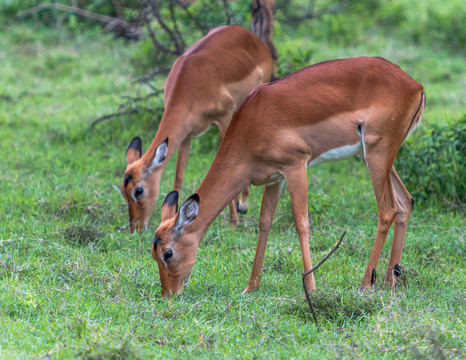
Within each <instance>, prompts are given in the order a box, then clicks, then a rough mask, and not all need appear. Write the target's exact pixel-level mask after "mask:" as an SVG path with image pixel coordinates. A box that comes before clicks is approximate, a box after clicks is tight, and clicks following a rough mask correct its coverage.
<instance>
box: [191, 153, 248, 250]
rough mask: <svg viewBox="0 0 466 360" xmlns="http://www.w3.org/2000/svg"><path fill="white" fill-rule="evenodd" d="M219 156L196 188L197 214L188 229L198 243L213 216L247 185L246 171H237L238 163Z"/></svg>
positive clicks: (213, 218)
mask: <svg viewBox="0 0 466 360" xmlns="http://www.w3.org/2000/svg"><path fill="white" fill-rule="evenodd" d="M219 158H221V157H219V156H216V158H215V160H214V162H213V163H212V166H211V167H210V169H209V172H208V173H207V175H206V177H205V178H204V180H203V181H202V183H201V185H200V186H199V188H198V189H197V194H198V195H199V199H200V201H199V214H198V216H197V219H196V220H195V221H194V222H193V223H192V224H191V225H190V228H189V230H188V231H189V232H190V233H192V234H193V235H194V238H195V239H196V240H197V242H198V244H199V243H200V242H201V240H202V238H203V237H204V234H205V233H206V232H207V230H208V229H209V226H210V225H211V224H212V222H213V221H214V220H215V218H216V217H217V216H218V215H219V214H220V213H221V212H222V211H223V209H225V208H226V207H227V206H228V205H229V204H230V202H231V201H232V200H233V199H234V198H235V197H236V196H237V195H238V194H239V193H240V192H241V191H243V190H244V189H245V188H246V186H248V185H249V178H248V177H247V173H246V171H239V169H238V166H237V165H238V164H235V162H233V161H230V160H227V161H225V160H219Z"/></svg>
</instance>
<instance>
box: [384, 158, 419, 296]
mask: <svg viewBox="0 0 466 360" xmlns="http://www.w3.org/2000/svg"><path fill="white" fill-rule="evenodd" d="M390 176H391V179H392V184H393V192H394V194H395V200H396V208H397V213H396V217H395V225H394V231H393V244H392V251H391V254H390V261H389V262H388V270H387V276H386V278H385V282H386V283H387V284H389V285H391V286H392V287H393V286H395V284H396V280H397V277H398V275H399V274H395V271H394V269H395V266H396V265H398V266H399V265H400V261H401V253H402V252H403V244H404V241H405V236H406V229H407V228H408V222H409V217H410V215H411V211H412V209H413V206H414V199H413V198H412V197H411V195H410V194H409V192H408V190H406V188H405V186H404V185H403V182H402V181H401V179H400V177H399V176H398V174H397V173H396V171H395V168H394V167H392V170H391V174H390Z"/></svg>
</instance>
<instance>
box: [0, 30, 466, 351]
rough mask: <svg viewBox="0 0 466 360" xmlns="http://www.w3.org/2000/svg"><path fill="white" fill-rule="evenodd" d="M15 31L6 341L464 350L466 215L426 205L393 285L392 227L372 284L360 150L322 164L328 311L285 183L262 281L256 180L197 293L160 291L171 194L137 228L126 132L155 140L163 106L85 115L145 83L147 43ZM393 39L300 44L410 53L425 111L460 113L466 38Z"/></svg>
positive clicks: (86, 347) (197, 144) (330, 53)
mask: <svg viewBox="0 0 466 360" xmlns="http://www.w3.org/2000/svg"><path fill="white" fill-rule="evenodd" d="M2 30H5V31H3V34H4V36H2V37H0V64H1V67H0V78H1V79H2V80H1V82H0V109H1V110H0V158H1V160H0V174H1V175H0V192H1V196H0V333H1V336H0V357H1V358H5V359H7V358H21V359H37V358H41V357H42V358H45V357H47V355H49V356H50V358H52V359H74V358H84V359H121V358H124V359H129V358H195V357H196V358H197V357H206V358H241V359H242V358H248V359H249V358H251V359H252V358H261V359H268V358H317V357H321V358H357V357H363V358H369V359H371V358H390V359H392V358H393V359H399V358H419V359H424V358H455V357H458V358H464V356H465V352H464V349H465V341H466V336H465V333H466V331H465V324H464V323H465V320H464V319H465V305H466V297H465V291H464V289H465V284H466V282H465V263H464V257H465V252H464V250H465V243H464V228H465V227H464V225H465V223H464V214H463V213H462V212H459V211H458V210H456V211H451V212H448V211H445V210H442V211H439V210H438V209H437V208H435V207H432V208H423V209H422V210H419V209H416V208H415V211H414V212H413V215H412V218H411V222H410V227H409V229H408V234H407V238H406V242H405V248H404V253H403V261H402V263H403V265H404V266H405V268H406V279H407V281H406V283H405V285H404V286H402V287H399V288H397V289H396V291H391V290H390V289H387V288H386V287H384V286H383V284H382V280H381V279H383V277H384V275H385V273H384V271H385V269H386V266H387V263H388V256H389V251H390V246H391V234H390V235H389V238H388V240H387V243H386V245H385V248H384V252H383V254H382V257H381V262H380V265H379V268H378V275H379V281H378V282H377V284H376V287H375V288H374V289H373V290H372V291H368V292H364V293H360V292H359V291H358V288H359V284H360V281H361V279H362V275H363V272H364V270H365V266H366V263H367V261H368V257H369V253H370V250H371V247H372V244H373V238H374V235H375V231H376V225H377V224H376V218H377V217H376V204H375V199H374V196H373V193H372V189H371V185H370V180H369V176H368V173H367V171H366V170H365V169H364V166H363V165H362V164H361V163H360V162H358V161H356V160H350V161H346V162H342V163H334V164H324V165H321V166H320V167H317V168H313V169H311V170H310V171H309V207H310V212H311V213H310V216H311V252H312V257H313V261H314V262H316V261H318V260H319V259H321V258H322V257H323V256H325V254H326V253H327V252H328V251H329V249H330V248H331V247H332V246H333V244H334V243H335V242H336V241H337V239H338V238H339V236H340V235H341V233H342V231H343V230H344V229H346V230H348V234H347V237H346V238H345V240H344V242H343V244H342V246H341V248H340V250H339V251H338V253H337V254H336V255H334V256H333V257H332V259H330V260H329V261H328V262H326V263H325V264H324V266H323V267H322V268H321V269H319V270H318V271H317V273H316V282H317V286H318V288H319V290H318V292H317V293H316V294H315V295H313V302H314V304H315V306H316V311H317V316H318V319H319V322H320V326H319V327H316V326H315V325H314V322H313V319H312V316H311V314H310V312H309V308H308V305H307V303H306V302H305V299H304V293H303V291H302V286H301V274H302V270H303V269H302V262H301V255H300V251H299V244H298V239H297V236H296V233H295V231H294V227H293V221H292V215H291V208H290V204H289V196H288V194H287V192H286V190H285V191H284V193H283V195H282V197H281V199H280V202H279V206H278V209H277V214H276V216H275V223H274V226H273V229H272V232H271V235H270V239H269V244H268V249H267V252H266V258H265V263H264V273H263V276H262V285H261V288H260V289H259V290H258V291H257V292H255V293H252V294H248V295H244V296H242V295H241V291H242V290H243V289H244V287H245V286H246V284H247V281H248V279H249V275H250V271H251V267H252V260H253V257H254V251H255V243H256V237H257V224H258V217H259V210H260V201H261V189H259V188H253V189H252V194H251V199H250V210H249V213H248V215H247V216H246V217H245V218H244V221H243V223H242V224H241V225H240V226H239V228H238V230H236V231H234V230H232V229H231V228H230V226H229V224H228V222H227V214H226V213H225V214H223V215H222V216H220V217H219V218H218V219H217V220H216V221H215V222H214V223H213V225H212V226H211V228H210V230H209V231H208V232H207V234H206V236H205V238H204V240H203V242H202V244H201V246H200V248H199V252H198V259H197V263H196V266H195V269H194V272H193V276H192V278H191V282H190V284H189V287H188V288H187V290H186V291H185V293H184V294H183V295H182V296H179V297H178V298H176V299H170V300H167V299H162V298H161V297H160V282H159V278H158V272H157V266H156V264H155V262H154V261H153V259H152V257H151V255H150V245H151V242H152V236H153V230H154V229H155V227H156V224H157V223H158V221H159V219H160V210H159V206H157V209H156V211H155V212H154V214H153V216H152V218H151V223H150V225H151V226H150V230H149V231H148V232H146V233H145V234H143V235H141V236H139V235H135V236H129V234H128V229H127V226H126V224H127V209H126V205H125V203H124V200H123V198H122V196H121V194H120V193H119V190H118V186H119V183H120V181H121V178H122V174H123V171H124V168H125V156H124V153H125V149H126V146H127V144H128V143H129V141H130V140H131V138H132V137H133V136H135V135H140V136H141V137H142V138H143V144H144V146H145V147H147V145H148V143H149V142H150V141H151V139H152V137H153V136H154V134H155V131H156V129H155V126H154V124H155V122H156V120H157V119H153V118H151V116H148V115H144V116H134V117H126V118H118V119H113V120H108V121H106V122H103V123H101V124H99V125H98V126H96V128H95V129H94V130H90V129H89V125H90V124H91V123H92V121H93V120H94V119H95V118H97V117H98V116H101V115H104V114H107V113H110V112H113V111H115V109H116V108H117V106H118V104H119V103H121V101H122V98H121V96H122V95H128V94H129V95H134V93H135V88H134V85H131V79H132V78H131V74H133V73H134V69H133V68H132V67H131V60H132V58H131V53H132V52H133V50H135V47H136V46H135V45H133V44H128V43H124V42H120V41H115V40H114V39H112V38H111V37H107V36H101V35H93V34H84V35H73V34H70V33H68V32H67V31H66V30H61V31H53V30H49V29H44V28H34V27H32V26H30V25H27V24H14V25H11V26H10V27H8V28H6V27H5V26H4V27H3V29H2ZM280 34H282V33H281V32H280V31H279V32H278V35H277V36H276V38H277V40H276V41H277V46H278V48H279V52H280V53H281V54H284V55H283V57H282V65H281V66H282V67H281V68H282V69H284V68H285V65H284V64H285V59H288V60H289V59H290V57H287V55H285V54H288V53H287V51H292V49H293V48H295V49H297V48H298V47H296V46H295V47H294V45H293V42H295V45H296V44H298V43H301V44H305V43H306V41H307V39H305V38H301V40H300V39H299V37H298V38H297V39H292V36H291V35H289V36H288V37H286V36H285V35H284V37H281V35H280ZM281 39H283V40H281ZM381 39H382V37H381V35H380V37H379V35H377V34H375V35H374V36H373V37H370V38H369V39H368V40H367V42H364V43H360V44H358V45H357V46H355V47H352V48H344V47H341V46H336V45H332V44H328V43H324V42H321V43H317V42H312V41H310V42H308V46H307V48H305V49H302V51H303V52H304V53H305V52H306V51H308V52H309V53H311V52H312V56H311V57H310V58H309V59H308V60H309V63H311V62H315V61H318V60H323V59H326V58H333V57H347V56H353V55H363V54H364V55H367V54H372V55H382V56H384V57H387V58H388V59H390V60H392V61H394V62H397V63H398V64H400V65H401V66H402V68H404V69H405V70H407V71H408V72H409V73H411V74H412V75H413V76H414V77H415V78H416V79H418V80H419V81H420V82H422V83H423V84H424V85H425V87H426V92H427V96H428V104H429V105H428V106H429V108H428V110H427V111H426V114H425V117H424V123H423V125H422V126H429V123H436V122H445V123H448V121H449V119H451V118H457V117H459V116H460V115H462V114H464V112H465V108H466V107H465V101H464V99H465V95H466V94H465V92H466V89H465V86H464V84H465V73H466V71H465V65H464V59H463V58H462V57H461V54H456V53H454V52H447V51H440V52H437V51H434V50H433V49H430V48H428V47H424V46H417V45H409V44H408V45H405V44H403V43H402V42H401V40H400V39H396V38H395V39H385V40H384V42H383V44H381V43H380V41H381ZM293 51H294V50H293ZM289 61H291V60H289ZM301 61H306V60H301ZM421 131H422V130H421ZM209 135H211V136H212V137H214V138H215V136H216V131H215V130H213V131H211V132H210V133H209V134H207V135H205V136H204V139H205V140H202V138H201V139H196V140H194V142H193V149H192V151H191V154H192V156H191V158H190V163H189V166H188V173H187V174H186V182H185V185H184V187H183V190H182V194H181V198H182V199H184V198H186V197H187V196H189V195H190V194H191V193H192V192H194V191H195V189H196V188H197V187H198V185H199V184H200V182H201V181H202V178H203V177H204V175H205V173H206V172H207V169H208V166H209V164H210V162H211V161H212V159H213V157H214V155H215V145H216V140H213V141H211V142H210V143H209V140H206V139H207V137H208V136H209ZM413 139H415V138H414V137H413ZM413 139H410V141H413ZM212 144H213V145H212ZM174 164H175V159H172V160H171V161H170V164H169V165H168V167H167V168H166V171H165V174H164V178H163V181H162V188H161V192H162V194H165V193H167V192H169V191H170V190H171V185H172V181H173V176H174ZM199 169H201V170H200V171H199Z"/></svg>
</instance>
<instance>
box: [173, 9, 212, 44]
mask: <svg viewBox="0 0 466 360" xmlns="http://www.w3.org/2000/svg"><path fill="white" fill-rule="evenodd" d="M175 1H176V3H177V4H178V6H179V7H181V8H182V9H183V10H184V12H185V13H186V15H187V16H188V17H189V19H190V20H192V21H193V22H194V24H195V25H196V26H197V28H198V29H199V30H200V31H201V32H202V34H203V35H204V36H205V35H207V33H208V30H207V29H206V28H205V27H204V25H202V24H201V23H200V21H199V20H198V19H197V18H196V17H195V16H194V15H193V14H192V12H191V11H190V10H189V9H188V6H187V5H186V3H184V2H182V1H181V0H175Z"/></svg>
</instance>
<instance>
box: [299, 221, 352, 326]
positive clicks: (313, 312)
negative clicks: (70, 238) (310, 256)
mask: <svg viewBox="0 0 466 360" xmlns="http://www.w3.org/2000/svg"><path fill="white" fill-rule="evenodd" d="M345 235H346V230H345V231H344V232H343V234H342V235H341V237H340V240H338V243H337V244H336V245H335V247H334V248H333V249H332V251H330V252H329V253H328V254H327V256H325V257H324V258H323V259H322V260H321V261H320V262H319V263H318V264H317V265H316V266H314V267H313V268H312V269H311V270H309V271H306V272H305V273H304V274H303V278H302V279H303V288H304V293H305V294H306V300H307V302H308V304H309V307H310V309H311V312H312V316H313V317H314V321H315V323H316V326H318V325H319V323H318V322H317V316H316V313H315V311H314V307H313V306H312V303H311V298H310V296H309V291H307V288H306V282H305V281H304V280H305V278H306V276H307V275H309V274H312V273H313V272H314V271H315V270H317V269H318V268H319V267H320V266H321V265H322V264H323V263H324V262H325V261H327V259H328V258H329V257H330V256H332V254H333V253H334V252H335V251H336V250H337V249H338V248H339V247H340V244H341V242H342V241H343V238H344V237H345Z"/></svg>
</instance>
